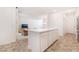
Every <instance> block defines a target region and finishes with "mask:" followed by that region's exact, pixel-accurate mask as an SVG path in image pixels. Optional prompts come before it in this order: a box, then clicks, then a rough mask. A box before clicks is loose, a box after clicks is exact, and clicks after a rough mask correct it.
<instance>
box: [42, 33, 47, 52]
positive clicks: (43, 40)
mask: <svg viewBox="0 0 79 59" xmlns="http://www.w3.org/2000/svg"><path fill="white" fill-rule="evenodd" d="M40 38H41V39H40V50H41V52H42V51H44V50H45V49H46V48H47V47H48V32H45V33H41V36H40Z"/></svg>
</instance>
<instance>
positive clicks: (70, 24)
mask: <svg viewBox="0 0 79 59" xmlns="http://www.w3.org/2000/svg"><path fill="white" fill-rule="evenodd" d="M75 28H76V19H75V16H74V15H71V14H70V15H68V16H65V17H64V33H72V34H75V33H76V30H75Z"/></svg>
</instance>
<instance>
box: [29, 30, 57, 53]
mask: <svg viewBox="0 0 79 59" xmlns="http://www.w3.org/2000/svg"><path fill="white" fill-rule="evenodd" d="M57 38H58V33H57V31H56V30H52V31H46V32H30V35H29V45H30V46H29V47H30V48H31V49H32V51H33V52H43V51H44V50H45V49H47V48H48V47H49V46H50V45H51V44H52V43H53V42H55V40H57Z"/></svg>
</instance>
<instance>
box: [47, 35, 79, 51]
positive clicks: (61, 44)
mask: <svg viewBox="0 0 79 59" xmlns="http://www.w3.org/2000/svg"><path fill="white" fill-rule="evenodd" d="M78 51H79V42H77V40H76V36H75V35H73V34H66V35H64V37H63V38H61V39H59V40H58V41H57V42H56V43H55V44H53V45H52V46H51V47H50V48H49V49H48V50H47V52H78Z"/></svg>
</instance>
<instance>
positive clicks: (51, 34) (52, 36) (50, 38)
mask: <svg viewBox="0 0 79 59" xmlns="http://www.w3.org/2000/svg"><path fill="white" fill-rule="evenodd" d="M57 39H58V32H57V31H56V30H54V31H49V32H48V46H50V45H51V44H53V43H54V42H55V41H56V40H57Z"/></svg>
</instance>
